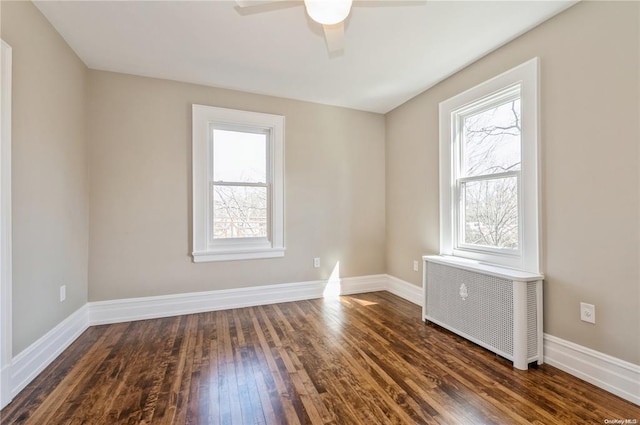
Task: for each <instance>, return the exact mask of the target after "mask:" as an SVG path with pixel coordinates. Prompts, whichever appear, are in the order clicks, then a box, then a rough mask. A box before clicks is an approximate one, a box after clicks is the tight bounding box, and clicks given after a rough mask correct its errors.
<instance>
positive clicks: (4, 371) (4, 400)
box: [0, 364, 11, 409]
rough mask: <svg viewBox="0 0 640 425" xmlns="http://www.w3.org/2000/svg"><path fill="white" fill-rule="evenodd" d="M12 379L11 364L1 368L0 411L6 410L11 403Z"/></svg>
mask: <svg viewBox="0 0 640 425" xmlns="http://www.w3.org/2000/svg"><path fill="white" fill-rule="evenodd" d="M10 378H11V364H8V365H6V366H5V367H3V368H0V385H1V386H2V389H1V390H0V409H2V408H4V406H6V405H7V404H9V402H10V401H11V399H10V392H11V386H10V380H9V379H10Z"/></svg>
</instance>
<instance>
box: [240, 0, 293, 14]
mask: <svg viewBox="0 0 640 425" xmlns="http://www.w3.org/2000/svg"><path fill="white" fill-rule="evenodd" d="M235 2H236V7H235V9H236V11H237V12H238V13H239V14H240V15H243V16H244V15H253V14H255V13H263V12H271V11H274V10H279V9H285V8H288V7H294V6H300V5H301V4H302V3H301V2H299V1H291V0H235Z"/></svg>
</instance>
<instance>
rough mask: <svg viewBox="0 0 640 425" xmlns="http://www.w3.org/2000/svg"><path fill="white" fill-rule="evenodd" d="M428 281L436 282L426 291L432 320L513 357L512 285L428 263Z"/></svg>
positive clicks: (465, 271) (501, 280)
mask: <svg viewBox="0 0 640 425" xmlns="http://www.w3.org/2000/svg"><path fill="white" fill-rule="evenodd" d="M427 281H428V282H437V284H429V285H427V288H426V290H427V311H428V315H429V318H430V319H431V320H434V321H436V322H440V323H442V324H444V325H446V326H447V327H451V328H454V329H455V330H457V331H459V332H462V333H464V334H466V336H469V337H471V338H474V339H477V340H479V341H482V342H483V343H485V344H488V345H490V346H491V347H493V348H495V350H496V351H497V352H500V353H501V354H507V355H508V356H512V355H513V285H512V282H511V281H509V280H506V279H501V278H497V277H493V276H487V275H483V274H480V273H475V272H471V271H468V270H462V269H457V268H453V267H448V266H444V265H441V264H435V263H428V266H427ZM465 293H466V296H464V295H465ZM533 302H534V303H535V288H534V298H533ZM534 314H535V312H534ZM534 325H535V322H534ZM532 334H533V335H534V338H535V329H534V332H532ZM534 354H535V349H534Z"/></svg>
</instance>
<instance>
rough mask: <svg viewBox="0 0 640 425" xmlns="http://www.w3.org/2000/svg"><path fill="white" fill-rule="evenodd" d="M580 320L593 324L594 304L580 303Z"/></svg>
mask: <svg viewBox="0 0 640 425" xmlns="http://www.w3.org/2000/svg"><path fill="white" fill-rule="evenodd" d="M580 320H582V321H583V322H588V323H593V324H595V323H596V306H595V305H593V304H587V303H580Z"/></svg>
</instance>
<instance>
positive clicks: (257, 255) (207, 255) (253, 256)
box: [192, 248, 285, 263]
mask: <svg viewBox="0 0 640 425" xmlns="http://www.w3.org/2000/svg"><path fill="white" fill-rule="evenodd" d="M284 252H285V248H267V249H236V250H225V251H202V252H193V254H192V255H193V262H194V263H206V262H212V261H235V260H259V259H263V258H277V257H284Z"/></svg>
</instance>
